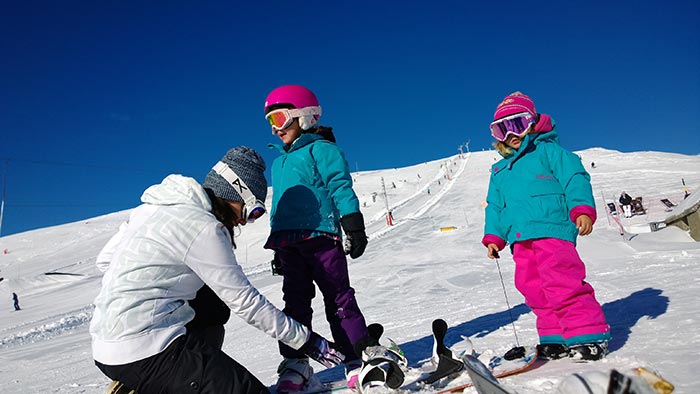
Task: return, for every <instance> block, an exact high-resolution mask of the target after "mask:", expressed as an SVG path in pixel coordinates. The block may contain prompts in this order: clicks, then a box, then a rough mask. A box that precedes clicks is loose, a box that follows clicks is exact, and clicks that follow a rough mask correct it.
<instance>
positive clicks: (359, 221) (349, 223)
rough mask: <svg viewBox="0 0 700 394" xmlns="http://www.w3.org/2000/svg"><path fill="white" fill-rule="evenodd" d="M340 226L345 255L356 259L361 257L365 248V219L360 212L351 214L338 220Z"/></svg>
mask: <svg viewBox="0 0 700 394" xmlns="http://www.w3.org/2000/svg"><path fill="white" fill-rule="evenodd" d="M340 225H341V226H343V230H344V231H345V254H349V255H350V257H352V258H353V259H356V258H358V257H360V256H362V253H364V252H365V248H366V247H367V234H366V233H365V219H364V217H362V213H361V212H355V213H351V214H349V215H345V216H343V217H342V218H340Z"/></svg>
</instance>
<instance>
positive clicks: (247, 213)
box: [243, 201, 265, 223]
mask: <svg viewBox="0 0 700 394" xmlns="http://www.w3.org/2000/svg"><path fill="white" fill-rule="evenodd" d="M243 210H244V211H243V217H245V218H246V222H248V223H253V222H255V220H256V219H260V217H261V216H262V215H264V214H265V205H264V204H262V203H261V202H259V201H256V203H255V205H253V207H252V209H248V206H247V204H246V205H244V206H243Z"/></svg>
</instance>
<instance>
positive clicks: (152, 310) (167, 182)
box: [90, 147, 342, 394]
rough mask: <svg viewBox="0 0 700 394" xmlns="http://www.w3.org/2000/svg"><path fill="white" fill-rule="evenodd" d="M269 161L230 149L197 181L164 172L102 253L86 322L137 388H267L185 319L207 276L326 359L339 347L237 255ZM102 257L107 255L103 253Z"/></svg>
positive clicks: (215, 287)
mask: <svg viewBox="0 0 700 394" xmlns="http://www.w3.org/2000/svg"><path fill="white" fill-rule="evenodd" d="M264 171H265V163H264V161H263V159H262V158H261V157H260V155H259V154H258V153H257V152H255V151H254V150H252V149H250V148H246V147H238V148H233V149H231V150H229V151H228V152H227V153H226V155H225V156H224V157H223V158H222V159H221V161H220V162H218V163H217V164H216V165H215V166H214V168H213V169H212V170H211V171H210V172H209V174H208V175H207V176H206V179H205V180H204V183H203V184H201V185H200V184H199V183H198V182H197V181H195V180H194V179H192V178H188V177H184V176H182V175H169V176H168V177H166V178H165V179H164V180H163V182H162V183H160V184H158V185H154V186H151V187H149V188H148V189H146V191H145V192H144V193H143V195H142V196H141V201H142V202H143V204H142V205H140V206H138V207H137V208H135V209H134V210H133V211H132V212H131V215H130V217H129V221H128V223H127V224H126V225H123V226H122V227H121V228H120V231H119V233H117V234H116V235H115V236H114V237H113V238H112V239H111V240H110V241H109V242H108V243H107V245H106V246H105V250H103V251H102V252H101V253H100V255H101V256H103V258H101V259H98V260H103V261H104V256H107V257H106V259H107V261H108V262H109V263H108V264H109V267H108V269H107V271H106V272H105V275H104V277H103V280H102V290H101V291H100V293H99V294H98V296H97V298H96V299H95V302H94V304H95V312H94V315H93V318H92V321H91V323H90V334H91V335H92V351H93V357H94V359H95V364H96V365H97V367H98V368H99V369H100V370H101V371H102V372H103V373H104V374H105V375H107V376H108V377H110V378H111V379H114V380H118V381H120V382H121V383H123V384H124V385H125V386H126V387H129V388H133V389H135V390H136V391H137V392H138V393H139V394H149V393H172V394H175V393H185V392H197V393H206V394H223V393H226V394H228V393H237V394H238V393H241V394H243V393H267V392H269V391H268V389H267V387H265V385H263V384H262V383H261V382H260V381H259V380H258V379H257V378H256V377H255V376H253V375H252V374H251V373H250V372H249V371H248V370H247V369H245V368H244V367H243V366H242V365H240V364H238V363H237V362H236V361H235V360H233V359H232V358H230V357H229V356H228V355H227V354H226V353H224V352H223V351H221V350H220V349H219V348H217V347H216V346H213V345H211V344H210V342H208V341H206V340H204V339H202V337H201V336H200V335H196V334H194V332H195V331H196V329H195V328H192V327H188V326H187V324H188V323H189V322H191V321H192V320H193V318H194V317H195V311H194V310H193V308H192V307H191V306H190V305H189V300H192V299H194V298H195V294H196V293H197V292H198V290H200V289H201V288H202V286H204V285H207V286H209V287H210V288H211V290H212V291H213V292H214V293H215V295H216V297H217V298H219V299H221V300H223V301H224V302H225V303H226V305H228V307H229V308H231V310H232V311H233V312H234V314H236V315H238V316H239V317H241V318H242V319H244V320H245V321H246V322H248V323H249V324H251V325H253V326H255V327H256V328H258V329H260V330H261V331H263V332H265V333H267V334H268V335H270V336H272V337H273V338H277V339H278V340H280V341H282V342H284V343H285V344H287V345H288V346H290V347H292V348H294V349H298V350H299V351H300V352H301V353H303V354H306V355H308V356H310V357H312V358H314V359H315V360H317V361H319V362H320V363H322V364H323V365H325V366H329V367H330V366H333V365H337V364H338V363H340V362H341V361H342V355H341V354H340V353H339V352H337V351H335V350H334V349H333V347H332V344H331V343H329V342H328V341H326V340H325V339H324V338H322V337H320V336H319V335H318V334H316V333H314V332H313V331H311V330H310V329H309V328H308V327H306V326H304V325H302V324H300V323H299V322H297V321H295V320H293V319H291V318H290V317H288V316H286V315H285V314H284V313H282V311H280V310H279V309H277V308H276V307H275V306H274V305H273V304H271V303H270V302H269V301H268V300H267V299H266V298H265V297H264V296H263V295H261V294H260V293H259V292H258V290H257V289H256V288H255V287H253V285H251V284H250V282H249V281H248V279H247V277H246V276H245V274H244V273H243V270H242V269H241V267H240V265H238V263H237V261H236V257H235V255H234V254H233V247H234V246H235V243H234V240H233V234H234V227H238V226H239V225H240V226H244V225H245V224H246V223H250V222H252V221H254V220H255V219H258V218H260V217H261V216H262V215H263V214H264V213H265V205H264V203H263V202H264V201H265V197H266V194H267V182H266V181H265V177H264V174H263V172H264ZM101 264H104V262H101Z"/></svg>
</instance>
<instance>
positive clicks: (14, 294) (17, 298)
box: [12, 292, 22, 311]
mask: <svg viewBox="0 0 700 394" xmlns="http://www.w3.org/2000/svg"><path fill="white" fill-rule="evenodd" d="M12 302H13V303H14V304H15V310H16V311H18V310H20V309H22V308H20V307H19V297H17V293H14V292H13V293H12Z"/></svg>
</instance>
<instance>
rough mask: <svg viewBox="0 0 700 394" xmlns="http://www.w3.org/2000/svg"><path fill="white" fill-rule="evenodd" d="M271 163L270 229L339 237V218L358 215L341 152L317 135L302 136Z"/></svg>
mask: <svg viewBox="0 0 700 394" xmlns="http://www.w3.org/2000/svg"><path fill="white" fill-rule="evenodd" d="M270 147H274V148H277V149H278V150H279V151H280V153H281V156H280V157H278V158H277V159H275V161H274V162H273V163H272V209H271V211H270V227H271V232H272V233H273V234H274V233H275V232H277V231H282V230H316V231H323V232H326V233H330V234H335V235H338V236H341V235H342V234H341V228H340V218H341V217H343V216H345V215H348V214H351V213H354V212H360V203H359V201H358V199H357V195H355V191H354V190H353V189H352V177H351V176H350V170H349V168H348V163H347V161H346V160H345V155H344V154H343V151H342V150H341V149H340V148H339V147H338V146H337V145H336V144H335V143H333V142H330V141H327V140H325V139H323V137H321V136H320V135H317V134H302V135H301V136H300V137H299V138H297V140H296V141H294V142H293V143H292V146H291V147H290V148H289V150H285V149H284V146H283V145H270Z"/></svg>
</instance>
